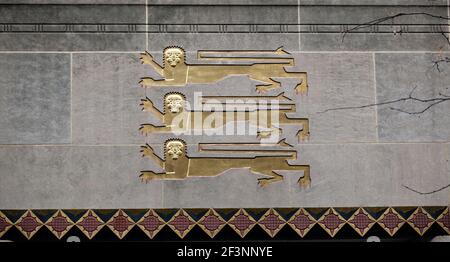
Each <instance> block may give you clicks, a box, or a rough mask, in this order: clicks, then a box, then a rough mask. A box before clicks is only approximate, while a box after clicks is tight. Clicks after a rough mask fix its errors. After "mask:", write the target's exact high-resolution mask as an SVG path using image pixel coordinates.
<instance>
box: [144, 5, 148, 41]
mask: <svg viewBox="0 0 450 262" xmlns="http://www.w3.org/2000/svg"><path fill="white" fill-rule="evenodd" d="M145 50H148V0H145Z"/></svg>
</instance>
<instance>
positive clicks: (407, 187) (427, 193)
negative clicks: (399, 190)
mask: <svg viewBox="0 0 450 262" xmlns="http://www.w3.org/2000/svg"><path fill="white" fill-rule="evenodd" d="M402 186H403V187H404V188H406V189H408V190H411V191H413V192H415V193H417V194H421V195H430V194H434V193H437V192H439V191H442V190H444V189H446V188H449V187H450V184H448V185H446V186H443V187H441V188H439V189H436V190H433V191H430V192H420V191H418V190H415V189H413V188H410V187H409V186H406V185H402Z"/></svg>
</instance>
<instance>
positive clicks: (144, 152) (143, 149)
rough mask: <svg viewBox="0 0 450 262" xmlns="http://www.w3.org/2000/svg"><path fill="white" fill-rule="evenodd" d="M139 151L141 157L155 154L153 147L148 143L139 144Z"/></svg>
mask: <svg viewBox="0 0 450 262" xmlns="http://www.w3.org/2000/svg"><path fill="white" fill-rule="evenodd" d="M141 153H142V156H143V157H148V156H152V155H154V154H155V152H154V151H153V148H151V147H150V146H149V145H148V144H147V145H145V146H141Z"/></svg>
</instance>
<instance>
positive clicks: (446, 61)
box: [432, 56, 450, 73]
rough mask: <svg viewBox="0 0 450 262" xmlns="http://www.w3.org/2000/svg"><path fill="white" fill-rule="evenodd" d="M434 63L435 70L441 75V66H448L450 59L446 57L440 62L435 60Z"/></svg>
mask: <svg viewBox="0 0 450 262" xmlns="http://www.w3.org/2000/svg"><path fill="white" fill-rule="evenodd" d="M432 63H433V68H436V70H437V71H438V72H439V73H440V72H441V68H440V65H441V64H442V63H446V64H447V63H450V57H448V56H446V57H444V58H440V59H438V60H434V61H432Z"/></svg>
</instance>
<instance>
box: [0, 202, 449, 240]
mask: <svg viewBox="0 0 450 262" xmlns="http://www.w3.org/2000/svg"><path fill="white" fill-rule="evenodd" d="M346 224H347V225H349V226H350V227H351V228H353V229H354V230H355V231H356V232H357V234H358V235H359V236H361V237H364V236H367V233H368V232H369V231H370V230H371V228H372V227H373V226H374V225H375V224H378V225H379V226H380V227H381V228H383V229H384V230H385V231H386V232H387V233H388V235H389V236H391V237H395V235H396V234H397V232H398V231H399V230H400V229H401V228H402V227H405V226H409V227H410V228H412V229H413V230H414V232H416V233H417V236H418V237H420V236H423V235H424V234H425V233H426V232H427V231H428V230H429V229H430V228H431V227H432V226H433V228H435V226H438V227H440V228H442V230H441V231H442V232H444V234H445V232H446V233H447V234H449V235H450V213H449V208H448V207H445V206H443V207H442V206H441V207H367V208H365V207H349V208H338V207H337V208H265V209H263V208H242V209H232V208H229V209H227V208H221V209H212V208H210V209H207V208H204V209H108V210H106V209H105V210H101V209H89V210H87V209H81V210H73V209H67V210H64V209H63V210H0V240H3V239H5V240H7V239H8V232H9V231H10V230H11V228H13V227H15V228H16V229H17V230H18V231H19V232H21V233H22V234H23V235H24V236H25V239H28V240H32V239H33V236H35V235H36V233H37V232H38V231H39V230H42V228H47V229H48V230H49V231H50V232H51V233H53V235H54V236H55V239H56V240H58V239H59V240H64V238H65V237H66V236H67V235H68V234H67V233H68V232H69V231H72V230H71V229H72V228H78V229H79V230H80V231H81V232H83V234H85V235H86V237H87V238H88V239H94V238H95V236H96V235H97V234H98V232H100V231H102V230H109V231H110V232H112V233H113V235H115V236H116V237H117V239H118V240H120V239H123V238H124V237H125V236H126V235H127V234H128V233H129V232H130V231H131V230H132V229H133V228H134V227H137V228H139V229H140V230H142V232H143V233H144V234H145V235H146V236H147V237H148V239H149V240H150V239H154V238H155V237H156V236H157V235H158V233H159V232H160V231H161V230H162V229H163V228H164V227H168V228H170V230H172V231H173V232H174V233H176V235H177V236H178V237H179V238H180V239H182V238H185V237H186V236H187V235H188V234H189V232H190V231H191V230H192V229H193V228H194V227H199V228H200V229H201V230H203V231H204V232H205V233H206V234H207V235H208V236H209V237H210V238H211V239H214V238H215V237H217V235H218V234H219V233H220V232H221V231H222V230H223V229H224V228H225V227H229V228H231V229H232V230H233V231H234V232H236V234H237V235H238V236H239V237H241V238H245V237H246V236H247V235H248V233H249V232H251V231H252V230H253V228H254V227H255V226H258V227H260V228H261V229H262V230H263V231H265V232H266V233H267V234H268V236H269V237H272V238H275V237H277V234H278V233H279V232H280V231H281V230H282V229H283V230H293V231H295V232H296V233H297V235H298V237H299V238H300V239H301V238H304V237H306V236H307V235H308V232H310V230H311V229H313V228H316V227H318V228H319V229H321V230H323V231H325V232H326V233H327V234H328V235H329V237H330V238H336V237H339V234H340V231H341V229H342V227H343V226H344V225H346ZM135 230H136V229H135ZM133 231H134V230H133ZM316 232H317V231H316Z"/></svg>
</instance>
